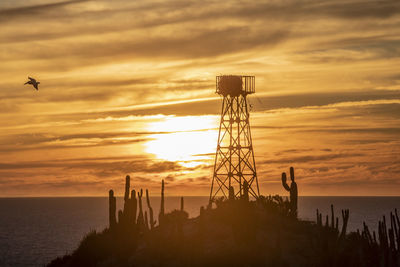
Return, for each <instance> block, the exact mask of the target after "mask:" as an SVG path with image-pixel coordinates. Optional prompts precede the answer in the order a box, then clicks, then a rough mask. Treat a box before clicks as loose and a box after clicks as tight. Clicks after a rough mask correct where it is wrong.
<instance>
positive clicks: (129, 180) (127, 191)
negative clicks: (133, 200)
mask: <svg viewBox="0 0 400 267" xmlns="http://www.w3.org/2000/svg"><path fill="white" fill-rule="evenodd" d="M130 186H131V177H130V176H129V175H127V176H126V178H125V195H124V200H125V203H126V202H127V200H128V199H129V193H130V191H129V188H130Z"/></svg>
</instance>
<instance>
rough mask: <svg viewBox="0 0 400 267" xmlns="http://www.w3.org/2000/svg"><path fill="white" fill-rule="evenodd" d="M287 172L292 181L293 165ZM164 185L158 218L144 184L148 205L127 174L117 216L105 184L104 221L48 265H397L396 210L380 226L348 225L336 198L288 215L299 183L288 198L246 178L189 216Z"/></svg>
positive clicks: (347, 215)
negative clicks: (252, 191)
mask: <svg viewBox="0 0 400 267" xmlns="http://www.w3.org/2000/svg"><path fill="white" fill-rule="evenodd" d="M291 177H293V179H292V185H291V186H290V189H292V187H293V183H294V170H292V168H291ZM282 182H283V179H282ZM246 188H247V189H246ZM164 189H165V185H164V181H162V185H161V203H160V206H161V207H160V213H159V216H158V224H157V222H156V221H155V220H154V214H153V208H152V206H151V203H150V198H149V192H148V190H146V202H147V210H148V213H147V210H146V211H145V210H143V206H142V197H143V190H142V189H140V190H138V192H137V193H136V192H135V190H132V191H130V177H129V176H127V177H126V181H125V195H124V205H123V210H119V211H118V221H117V220H116V208H115V207H116V205H115V203H116V199H115V196H114V192H113V190H110V191H109V227H108V228H106V229H104V230H103V231H101V232H96V231H92V232H90V233H88V234H87V235H86V236H85V237H84V238H83V240H82V241H81V243H80V244H79V246H78V248H77V249H76V250H75V251H74V252H73V253H71V254H70V255H65V256H64V257H59V258H57V259H55V260H53V261H52V262H51V263H49V264H48V266H50V267H55V266H65V267H67V266H341V267H342V266H382V267H383V266H389V267H391V266H400V221H399V216H398V213H397V210H395V211H394V212H393V213H391V214H390V219H389V220H388V221H386V218H385V217H383V219H382V220H381V221H380V222H379V229H378V232H377V233H375V231H372V232H371V231H370V229H369V228H368V226H367V225H366V224H365V223H364V224H363V227H362V229H361V230H357V232H351V233H347V225H348V221H349V218H350V211H349V210H342V211H341V217H340V218H339V217H338V216H336V215H335V213H334V207H333V205H331V213H330V215H328V214H327V215H325V216H323V214H322V213H321V212H320V211H319V210H317V211H316V222H311V221H303V220H299V219H298V218H297V217H296V216H293V215H294V211H296V212H297V185H296V191H295V190H289V192H290V193H291V194H292V191H293V192H294V193H293V195H291V197H290V201H289V200H287V199H284V198H282V197H281V196H279V195H275V196H271V195H270V196H260V197H259V198H258V199H249V193H248V186H247V187H246V184H244V185H243V191H244V194H243V195H241V196H239V197H235V192H234V189H233V187H231V188H229V198H228V199H223V198H219V199H216V200H215V202H214V203H212V205H208V206H207V207H200V215H199V216H198V217H196V218H190V219H189V217H188V213H187V212H186V211H185V210H184V199H183V198H181V204H180V208H179V209H175V210H173V211H171V212H169V213H165V207H164ZM129 193H130V194H129ZM136 196H137V198H136ZM294 204H296V209H294ZM147 214H148V216H149V218H148V216H147Z"/></svg>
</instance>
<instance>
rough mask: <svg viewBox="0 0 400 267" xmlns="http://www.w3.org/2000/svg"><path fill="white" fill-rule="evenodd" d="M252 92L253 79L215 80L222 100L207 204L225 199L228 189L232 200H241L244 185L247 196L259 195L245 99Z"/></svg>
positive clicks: (256, 196) (233, 76)
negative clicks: (246, 185)
mask: <svg viewBox="0 0 400 267" xmlns="http://www.w3.org/2000/svg"><path fill="white" fill-rule="evenodd" d="M254 92H255V79H254V76H237V75H223V76H217V77H216V93H218V94H219V95H221V96H222V97H223V100H222V111H221V121H220V125H219V134H218V144H217V151H216V153H215V163H214V173H213V180H212V183H211V190H210V203H212V202H213V201H214V200H215V198H217V197H220V196H222V197H224V198H228V196H229V188H230V187H232V188H233V189H234V192H235V197H241V196H242V195H243V193H244V190H243V188H244V186H243V185H244V184H245V183H246V182H247V183H248V189H249V194H250V195H252V196H253V197H255V198H258V196H259V195H260V192H259V188H258V180H257V172H256V163H255V160H254V151H253V144H252V140H251V132H250V121H249V119H250V114H249V110H248V106H247V98H246V97H247V95H249V94H253V93H254Z"/></svg>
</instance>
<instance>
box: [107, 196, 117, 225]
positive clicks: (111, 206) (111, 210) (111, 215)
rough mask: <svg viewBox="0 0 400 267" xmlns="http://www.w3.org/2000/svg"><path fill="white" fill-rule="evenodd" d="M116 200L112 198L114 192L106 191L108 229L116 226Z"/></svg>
mask: <svg viewBox="0 0 400 267" xmlns="http://www.w3.org/2000/svg"><path fill="white" fill-rule="evenodd" d="M116 204H117V200H116V198H115V197H114V191H113V190H112V189H111V190H110V191H108V220H109V225H110V229H112V228H114V227H115V225H116V224H117V220H116V218H115V212H116V208H117V205H116Z"/></svg>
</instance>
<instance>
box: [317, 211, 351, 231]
mask: <svg viewBox="0 0 400 267" xmlns="http://www.w3.org/2000/svg"><path fill="white" fill-rule="evenodd" d="M348 222H349V210H348V209H345V210H342V230H341V231H340V235H339V218H338V217H335V211H334V208H333V205H331V220H330V223H329V216H328V215H326V217H325V228H330V229H332V230H333V231H334V232H335V233H336V234H337V235H338V237H339V238H340V239H342V238H344V237H345V236H346V231H347V224H348ZM317 225H318V226H320V227H323V224H322V213H320V212H319V210H318V209H317Z"/></svg>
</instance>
